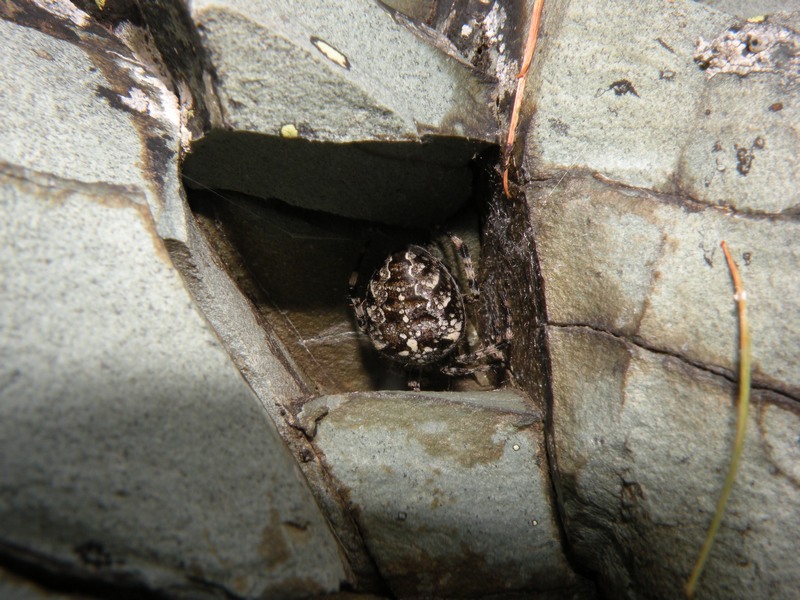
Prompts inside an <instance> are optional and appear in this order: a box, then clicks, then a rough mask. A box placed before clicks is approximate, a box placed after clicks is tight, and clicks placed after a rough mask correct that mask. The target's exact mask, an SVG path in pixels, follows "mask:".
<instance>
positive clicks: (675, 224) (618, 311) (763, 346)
mask: <svg viewBox="0 0 800 600" xmlns="http://www.w3.org/2000/svg"><path fill="white" fill-rule="evenodd" d="M538 197H539V198H541V200H540V201H538V202H535V203H534V206H535V208H534V211H533V215H534V217H533V227H534V231H535V234H536V239H537V242H538V249H539V253H540V254H539V262H540V265H541V269H542V275H543V278H544V285H545V291H546V293H547V299H548V303H547V306H548V318H549V320H550V321H551V322H555V323H559V324H565V325H578V324H580V325H587V326H589V327H592V328H595V329H601V330H605V331H609V332H611V333H613V334H615V335H623V336H625V337H629V338H631V339H634V340H636V341H637V343H639V344H642V345H644V346H646V347H648V348H652V349H655V350H658V351H661V352H667V353H670V354H674V355H679V356H682V357H684V358H685V359H686V360H689V361H691V362H693V363H696V364H700V365H704V366H705V367H706V368H710V369H715V370H718V371H721V372H725V373H727V374H728V376H734V373H735V371H736V368H737V366H736V365H737V364H738V361H737V348H738V339H737V336H736V332H737V331H738V329H737V321H736V304H735V302H734V300H733V285H732V282H731V278H730V273H729V271H728V267H727V264H726V263H725V259H724V256H723V253H722V250H721V248H720V242H721V241H723V240H725V241H726V242H727V244H728V246H729V248H730V249H731V251H732V252H733V254H734V257H735V258H736V261H737V263H738V264H739V268H740V270H741V274H742V278H743V279H744V282H745V288H746V291H747V300H748V315H749V321H750V335H751V338H752V342H753V381H754V382H755V383H756V384H757V385H764V386H768V387H770V388H773V389H776V390H783V391H784V392H785V393H789V394H791V395H793V396H795V397H797V396H800V369H798V365H797V353H796V352H795V349H796V348H798V347H800V305H798V303H797V302H796V301H795V300H796V299H797V298H798V297H800V279H798V278H797V277H796V276H792V274H793V273H797V272H800V257H798V256H797V253H796V252H795V251H794V249H793V245H794V241H795V240H797V239H799V238H800V225H798V223H796V222H794V221H790V220H769V219H764V218H760V217H757V216H753V217H746V216H744V215H740V216H739V217H738V218H733V217H732V216H731V215H730V213H728V212H727V211H724V210H721V209H717V208H712V207H702V206H699V205H697V204H696V203H693V202H691V201H688V200H681V199H679V198H675V197H664V196H657V195H654V194H650V193H647V192H640V191H634V190H628V189H624V188H623V189H619V188H615V187H613V186H608V185H606V184H604V183H600V182H598V181H595V180H583V179H576V180H571V179H568V180H564V181H563V182H561V183H560V184H559V185H558V186H557V187H555V188H553V187H552V184H548V185H543V186H541V188H540V189H539V191H538Z"/></svg>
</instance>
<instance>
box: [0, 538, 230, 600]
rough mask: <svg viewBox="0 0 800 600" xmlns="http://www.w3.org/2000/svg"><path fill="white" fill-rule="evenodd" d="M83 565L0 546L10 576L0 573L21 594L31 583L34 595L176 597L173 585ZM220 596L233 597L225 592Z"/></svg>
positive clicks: (100, 599)
mask: <svg viewBox="0 0 800 600" xmlns="http://www.w3.org/2000/svg"><path fill="white" fill-rule="evenodd" d="M78 550H79V549H77V548H76V553H78V555H79V556H81V555H80V553H79V552H78ZM86 566H87V570H85V571H84V570H80V569H78V568H77V567H76V566H75V565H72V564H69V563H66V562H64V561H59V560H57V559H55V558H53V557H51V556H48V555H43V554H40V553H38V552H33V551H31V550H28V549H25V548H22V547H19V546H14V545H11V544H8V543H7V542H4V543H3V544H2V547H0V569H3V570H5V571H6V572H7V573H8V574H10V575H11V577H7V576H5V575H4V576H3V577H4V579H6V580H7V581H8V582H9V583H10V585H9V586H8V588H9V589H13V584H14V583H18V584H19V589H20V590H21V591H23V593H31V588H32V587H34V586H35V587H38V588H40V589H39V590H37V591H38V593H37V596H38V595H39V594H41V595H42V597H45V596H44V595H45V594H48V595H49V594H70V595H72V594H76V595H79V596H80V597H81V598H92V599H97V600H104V599H107V598H119V599H120V600H140V599H141V600H168V599H170V598H175V596H176V592H177V590H175V589H174V588H173V589H171V590H153V589H152V588H150V587H148V586H147V585H146V584H145V583H144V582H141V581H138V580H137V578H136V577H134V576H133V575H125V574H122V573H119V572H116V573H110V572H108V569H105V568H104V566H108V565H97V564H96V563H94V562H92V561H88V562H86ZM102 571H106V572H105V573H103V572H102ZM17 579H18V581H15V580H17ZM198 587H207V584H206V583H205V582H198ZM186 588H187V589H186V590H184V592H186V591H188V589H189V588H190V585H189V584H188V583H187V585H186ZM221 591H222V590H221ZM195 593H197V590H195ZM218 595H219V594H218ZM224 597H226V598H231V599H233V598H235V597H234V596H232V595H230V594H229V593H227V592H226V593H225V594H224Z"/></svg>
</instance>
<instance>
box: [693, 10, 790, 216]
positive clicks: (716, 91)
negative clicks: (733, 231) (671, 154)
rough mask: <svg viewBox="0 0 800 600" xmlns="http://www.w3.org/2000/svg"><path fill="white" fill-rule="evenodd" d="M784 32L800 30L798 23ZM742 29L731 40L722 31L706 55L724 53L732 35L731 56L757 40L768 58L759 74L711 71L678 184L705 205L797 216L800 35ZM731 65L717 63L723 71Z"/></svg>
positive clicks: (765, 27) (760, 26)
mask: <svg viewBox="0 0 800 600" xmlns="http://www.w3.org/2000/svg"><path fill="white" fill-rule="evenodd" d="M787 25H789V26H791V27H793V28H794V29H795V30H796V29H800V27H798V26H799V25H800V19H791V20H790V21H789V23H788V24H787ZM745 27H747V29H746V30H745V29H743V30H742V31H741V32H740V33H734V34H730V33H728V32H727V31H726V30H721V31H720V32H718V34H715V36H714V37H715V38H717V41H716V43H715V42H714V40H713V39H710V40H706V41H705V42H704V43H703V44H708V45H710V46H711V49H710V50H708V51H707V52H708V53H710V54H712V55H713V54H714V53H715V52H720V51H723V52H724V51H725V45H726V44H728V45H729V46H730V45H731V44H732V42H731V41H730V40H729V41H727V42H725V41H724V40H723V41H720V39H719V36H720V35H722V36H723V38H724V37H725V35H727V36H728V37H732V38H734V40H733V41H734V42H738V43H736V44H735V45H733V48H729V49H728V51H731V50H733V51H734V52H735V54H736V55H737V56H738V55H741V54H742V53H746V52H747V48H748V45H747V44H743V42H742V40H752V39H758V40H759V43H761V44H763V45H764V46H765V50H763V53H764V54H768V56H769V57H764V58H762V59H759V60H757V61H754V62H756V64H758V63H761V64H762V66H760V67H759V66H756V67H752V66H745V67H737V68H736V69H737V71H738V72H733V73H724V72H723V73H719V72H718V73H716V74H713V73H712V68H709V69H708V72H709V75H710V77H711V78H710V79H709V81H708V83H707V84H706V86H705V90H704V91H703V94H702V96H701V98H700V102H699V103H698V105H697V111H696V115H697V117H696V120H695V126H694V127H693V129H692V132H691V136H690V137H689V138H688V139H687V140H686V144H685V147H684V150H683V153H682V155H681V160H680V165H679V169H678V172H677V176H678V178H679V181H678V185H679V186H680V187H681V188H682V190H683V192H684V193H686V194H688V195H690V196H691V197H693V198H695V199H697V200H700V201H701V202H706V203H709V204H717V205H721V206H730V207H732V208H733V209H735V210H737V211H745V212H755V213H780V212H783V211H786V212H792V213H794V214H797V212H798V208H800V192H798V190H797V180H798V178H799V177H800V165H798V162H797V148H798V145H800V117H799V113H798V110H797V104H798V101H800V86H798V85H797V84H798V83H800V73H798V69H799V68H800V34H798V33H797V32H795V31H793V30H789V29H787V27H785V26H780V25H775V24H772V23H770V22H765V23H755V24H746V25H745ZM737 37H738V38H742V39H738V40H737V39H736V38H737ZM778 37H780V38H781V41H778V40H777V38H778ZM784 38H785V39H784ZM703 44H700V45H699V46H698V48H701V47H702V46H703ZM750 44H751V45H752V42H751V43H750ZM767 46H772V47H771V48H766V47H767ZM729 62H730V61H729V60H728V59H727V58H724V57H723V59H722V60H720V63H721V64H722V65H723V67H725V66H726V63H729ZM762 68H763V69H764V70H763V71H759V69H762Z"/></svg>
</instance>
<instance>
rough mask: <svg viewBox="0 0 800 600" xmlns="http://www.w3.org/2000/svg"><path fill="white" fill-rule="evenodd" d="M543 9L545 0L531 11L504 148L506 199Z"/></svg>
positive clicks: (536, 2)
mask: <svg viewBox="0 0 800 600" xmlns="http://www.w3.org/2000/svg"><path fill="white" fill-rule="evenodd" d="M542 8H544V0H534V3H533V9H532V10H531V21H530V23H529V24H528V38H527V40H526V41H525V50H524V51H523V60H522V68H521V69H520V70H519V73H518V74H517V91H516V93H515V94H514V106H513V107H512V108H511V119H510V120H509V123H508V137H507V138H506V145H505V146H504V148H503V191H504V192H505V194H506V198H509V197H510V193H509V190H508V167H509V163H510V162H511V153H512V152H513V151H514V141H515V140H516V138H517V124H518V123H519V112H520V109H521V108H522V99H523V97H524V91H525V83H526V82H527V80H528V69H529V68H530V66H531V61H532V60H533V51H534V50H535V49H536V41H537V40H538V39H539V23H540V22H541V20H542Z"/></svg>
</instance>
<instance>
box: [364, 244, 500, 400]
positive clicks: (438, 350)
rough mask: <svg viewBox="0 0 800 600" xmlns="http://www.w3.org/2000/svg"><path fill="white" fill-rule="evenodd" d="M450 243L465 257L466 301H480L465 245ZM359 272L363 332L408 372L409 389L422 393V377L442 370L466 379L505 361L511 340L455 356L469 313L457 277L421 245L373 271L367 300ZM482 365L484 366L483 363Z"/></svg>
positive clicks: (446, 373)
mask: <svg viewBox="0 0 800 600" xmlns="http://www.w3.org/2000/svg"><path fill="white" fill-rule="evenodd" d="M448 237H449V239H450V242H451V243H452V245H453V247H454V248H455V249H456V251H457V252H458V255H459V256H460V258H461V269H462V270H463V274H464V278H465V279H466V283H467V285H468V287H469V294H468V296H467V297H468V298H470V299H472V300H475V299H476V298H477V297H478V287H477V284H476V282H475V271H474V269H473V267H472V260H471V259H470V256H469V251H468V250H467V247H466V245H465V244H464V243H463V242H462V241H461V240H460V239H459V238H458V237H456V236H454V235H449V236H448ZM357 280H358V272H357V271H356V272H354V273H353V275H352V277H351V279H350V302H351V304H352V306H353V311H354V312H355V316H356V322H357V323H358V327H359V329H360V330H361V331H362V332H363V333H365V334H367V335H368V336H369V338H370V340H371V341H372V345H373V346H374V347H375V349H376V350H378V352H380V353H381V354H382V355H383V356H384V357H386V358H388V359H389V360H391V361H392V362H394V363H396V364H398V365H400V366H401V367H402V368H403V369H405V370H406V371H408V372H409V382H408V383H409V387H411V388H412V389H415V390H418V389H419V374H420V373H421V372H423V371H428V372H430V371H439V372H441V373H443V374H445V375H448V376H455V377H458V376H464V375H469V374H472V373H475V372H476V371H483V370H487V369H490V368H491V366H490V365H489V364H485V362H486V360H487V359H488V361H489V362H490V363H491V364H495V365H496V364H498V363H503V362H504V360H503V356H502V352H501V351H500V347H501V346H502V345H504V344H505V343H506V342H508V341H509V340H510V339H511V331H510V329H509V328H507V330H506V334H505V338H504V340H503V341H499V342H498V343H496V344H492V345H490V346H486V347H482V348H479V349H478V350H477V351H475V352H471V353H469V352H468V353H466V354H462V353H456V352H455V350H456V349H458V348H460V347H461V348H462V350H463V349H464V346H467V344H466V343H465V338H466V337H467V311H466V307H465V303H464V294H463V293H462V291H461V289H460V287H459V285H458V283H457V279H456V278H455V277H453V275H452V273H451V272H450V271H449V270H448V268H447V267H446V266H445V264H444V262H442V261H441V260H440V259H439V258H437V257H436V256H434V255H433V254H432V253H431V252H430V251H428V250H426V249H425V248H422V247H420V246H413V245H412V246H408V247H407V248H406V249H404V250H401V251H399V252H395V253H393V254H391V255H390V256H389V257H388V258H387V259H386V260H385V261H384V262H383V265H381V267H380V268H379V269H378V270H376V271H375V273H373V275H372V277H371V278H370V280H369V282H368V283H367V286H366V293H365V296H364V297H363V298H359V297H357V295H356V282H357ZM482 361H484V364H482Z"/></svg>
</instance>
